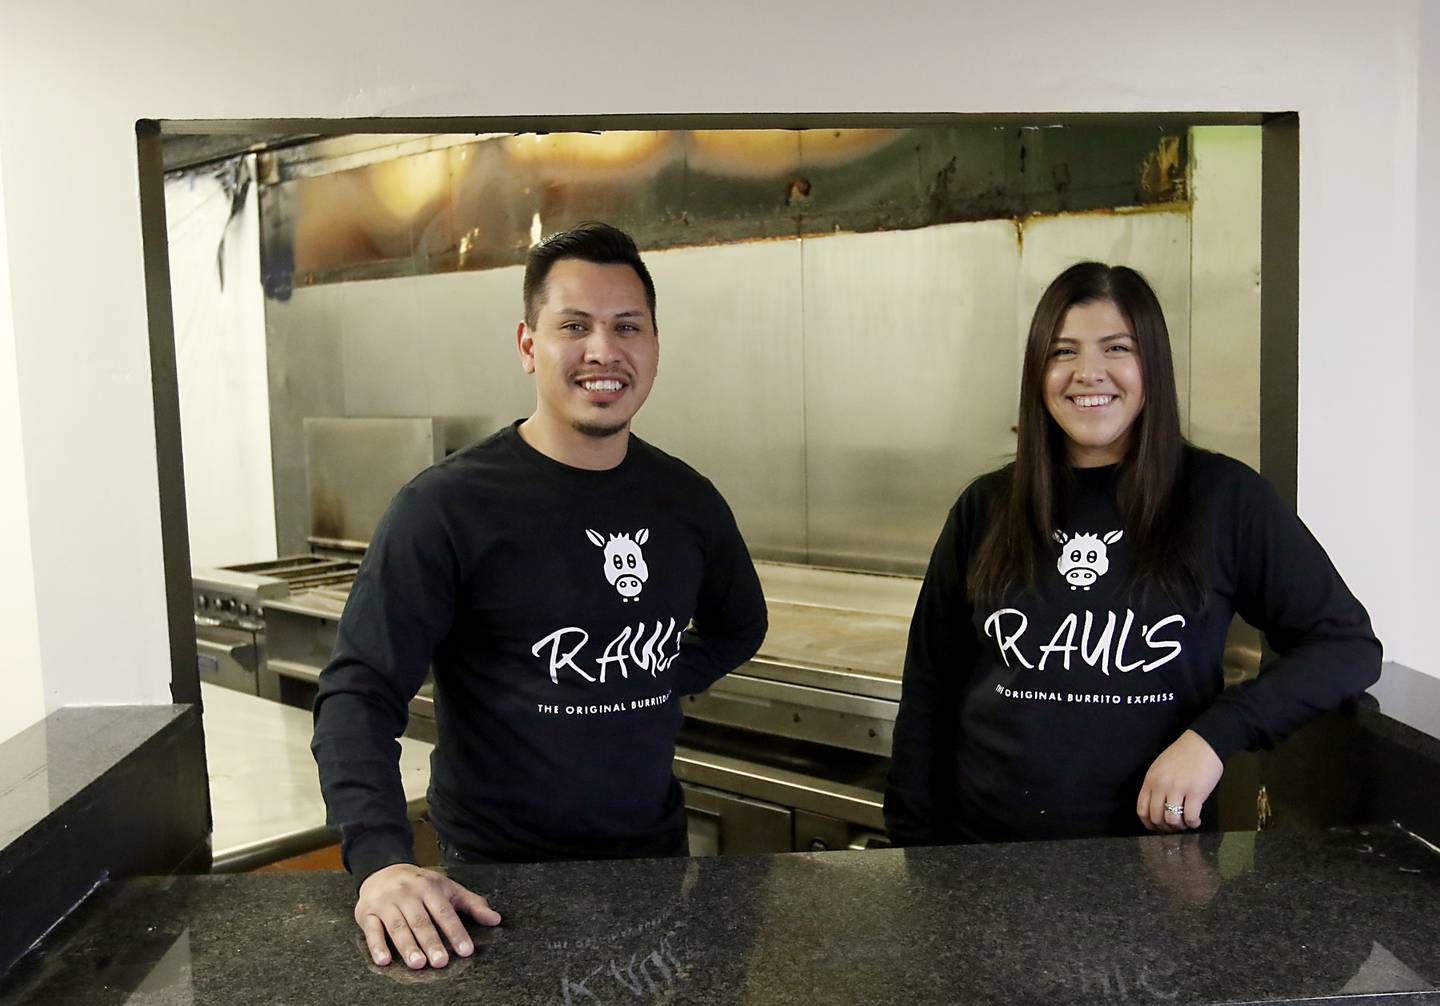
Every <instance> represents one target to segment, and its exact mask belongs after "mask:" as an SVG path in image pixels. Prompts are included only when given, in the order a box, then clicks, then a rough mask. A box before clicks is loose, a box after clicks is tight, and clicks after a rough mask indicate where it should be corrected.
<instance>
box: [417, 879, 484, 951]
mask: <svg viewBox="0 0 1440 1006" xmlns="http://www.w3.org/2000/svg"><path fill="white" fill-rule="evenodd" d="M425 907H426V908H428V909H430V918H432V919H434V920H435V925H436V926H437V927H438V928H439V929H440V932H442V933H444V934H445V939H446V940H447V941H448V942H449V944H450V945H451V946H452V947H454V948H455V952H456V953H457V954H459V955H460V956H461V957H469V956H470V955H471V954H472V953H474V952H475V945H474V944H473V943H471V942H470V934H469V933H467V932H466V931H465V923H463V922H461V921H460V916H458V915H456V914H455V909H454V908H452V907H451V906H450V902H448V901H446V900H445V895H444V894H443V893H442V892H440V891H432V892H431V893H430V896H429V897H428V898H426V899H425Z"/></svg>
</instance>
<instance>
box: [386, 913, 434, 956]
mask: <svg viewBox="0 0 1440 1006" xmlns="http://www.w3.org/2000/svg"><path fill="white" fill-rule="evenodd" d="M382 921H383V922H384V923H385V931H386V932H387V933H389V934H390V941H391V942H392V943H394V944H395V950H396V952H398V953H399V954H400V959H401V960H402V961H404V962H405V964H406V966H408V967H410V968H413V969H415V970H417V971H418V970H419V969H420V968H423V967H424V966H425V955H424V954H423V953H421V952H420V945H419V944H418V943H416V942H415V937H414V935H413V934H412V933H411V932H410V923H409V922H408V921H407V920H406V918H405V916H404V914H403V913H402V912H401V911H400V906H399V905H392V906H390V909H389V912H388V913H387V914H386V916H385V918H384V919H383V920H382Z"/></svg>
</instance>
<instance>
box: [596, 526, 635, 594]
mask: <svg viewBox="0 0 1440 1006" xmlns="http://www.w3.org/2000/svg"><path fill="white" fill-rule="evenodd" d="M585 537H587V538H589V539H590V542H591V544H593V545H594V546H595V547H596V548H602V549H604V550H605V579H606V580H608V581H609V583H610V586H612V587H614V588H615V590H616V592H617V593H618V594H619V595H620V600H621V602H623V603H626V604H628V603H629V602H631V601H638V600H640V591H641V590H643V589H644V588H645V581H646V580H648V579H649V578H650V569H649V567H647V566H646V565H645V553H643V552H641V551H640V546H641V545H643V544H645V543H646V542H647V541H649V540H650V529H649V528H647V527H642V528H641V529H640V530H639V531H637V532H635V537H634V538H631V537H630V535H629V533H628V532H626V533H622V534H612V535H611V536H610V538H609V540H608V541H607V540H606V539H605V538H604V536H602V535H601V534H600V532H599V531H591V530H589V529H588V528H587V529H586V531H585Z"/></svg>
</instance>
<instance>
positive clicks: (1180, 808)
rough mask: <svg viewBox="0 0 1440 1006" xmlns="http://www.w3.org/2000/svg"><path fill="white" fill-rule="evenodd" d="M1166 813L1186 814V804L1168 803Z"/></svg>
mask: <svg viewBox="0 0 1440 1006" xmlns="http://www.w3.org/2000/svg"><path fill="white" fill-rule="evenodd" d="M1165 813H1167V814H1184V813H1185V804H1183V803H1168V802H1167V803H1166V804H1165Z"/></svg>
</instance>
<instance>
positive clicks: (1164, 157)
mask: <svg viewBox="0 0 1440 1006" xmlns="http://www.w3.org/2000/svg"><path fill="white" fill-rule="evenodd" d="M1140 190H1141V191H1142V192H1145V193H1148V194H1149V195H1152V196H1154V197H1155V198H1156V199H1157V200H1159V201H1160V202H1181V201H1183V200H1184V199H1185V163H1184V162H1183V161H1182V160H1181V159H1180V137H1178V136H1162V137H1161V138H1160V142H1159V144H1157V145H1156V147H1155V149H1154V150H1152V151H1151V152H1150V153H1149V154H1147V155H1145V160H1143V161H1142V162H1141V163H1140Z"/></svg>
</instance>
